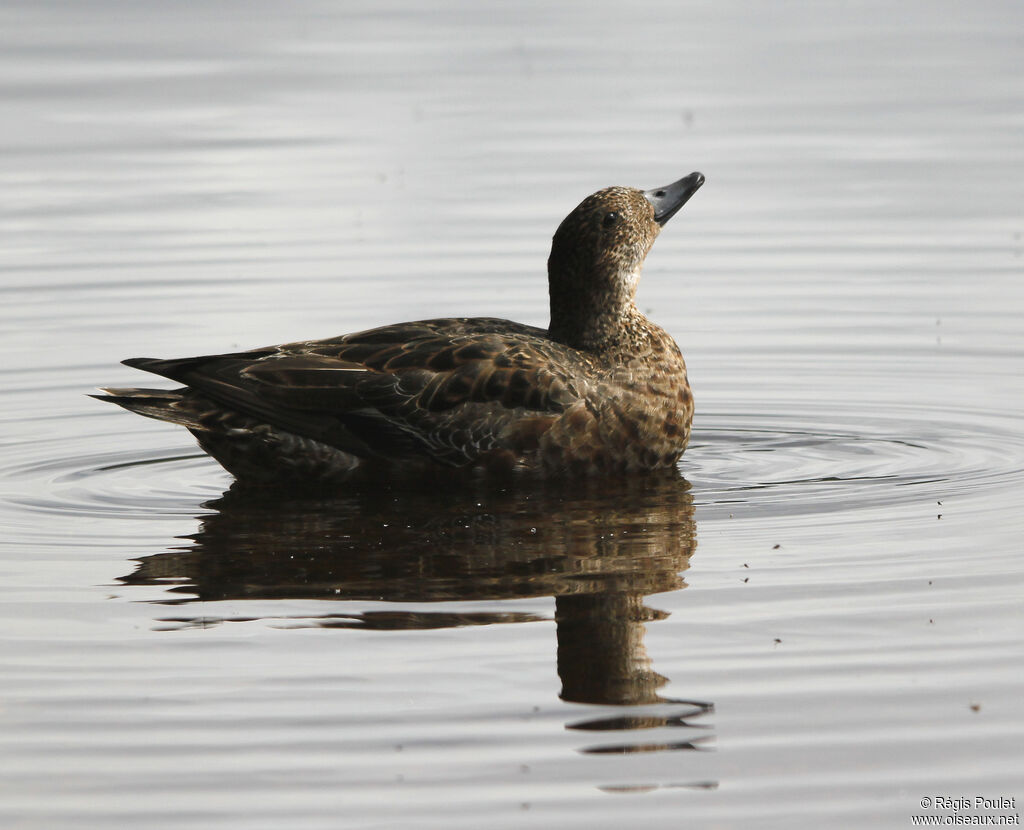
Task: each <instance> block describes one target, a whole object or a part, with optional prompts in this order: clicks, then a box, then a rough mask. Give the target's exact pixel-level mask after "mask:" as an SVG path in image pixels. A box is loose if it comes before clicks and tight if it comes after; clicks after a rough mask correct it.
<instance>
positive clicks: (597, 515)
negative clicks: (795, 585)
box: [122, 471, 711, 753]
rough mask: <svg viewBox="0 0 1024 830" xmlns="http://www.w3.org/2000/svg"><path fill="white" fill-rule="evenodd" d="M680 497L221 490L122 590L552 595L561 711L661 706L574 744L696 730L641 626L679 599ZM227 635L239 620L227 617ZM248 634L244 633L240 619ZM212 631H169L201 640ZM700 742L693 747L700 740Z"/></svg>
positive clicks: (385, 624)
mask: <svg viewBox="0 0 1024 830" xmlns="http://www.w3.org/2000/svg"><path fill="white" fill-rule="evenodd" d="M688 490H689V485H688V484H687V482H686V481H685V480H683V479H681V478H680V477H679V476H678V474H676V473H675V472H674V471H671V472H670V473H667V474H665V475H663V476H654V477H647V478H644V479H637V480H632V479H630V480H626V481H622V482H618V483H611V484H609V483H608V482H602V483H601V484H600V486H599V487H598V486H595V485H580V486H576V487H575V488H574V490H573V491H572V492H571V493H566V492H565V489H564V485H563V487H562V488H559V487H558V486H557V485H545V484H543V483H537V484H531V485H530V487H529V488H528V489H523V488H522V487H517V488H509V489H502V488H497V487H493V486H491V487H485V486H482V487H478V488H474V489H460V490H455V491H453V490H452V489H450V488H447V489H446V488H437V489H435V490H434V491H431V492H425V493H424V492H410V491H406V490H382V489H375V490H365V491H358V492H351V491H346V492H344V493H341V494H330V495H325V494H323V493H317V494H284V495H283V494H282V493H281V492H279V491H274V490H264V489H249V488H245V487H244V486H242V485H239V484H235V485H234V486H233V487H232V488H231V489H230V490H228V491H227V492H226V493H225V494H224V495H223V496H222V497H221V498H220V499H218V500H216V501H214V502H211V503H209V504H207V505H206V507H207V508H209V509H211V510H212V511H213V512H212V513H209V514H207V515H204V516H202V517H200V520H201V526H200V530H199V532H198V533H196V534H194V535H193V536H191V537H188V538H189V540H190V543H189V544H188V545H187V546H183V547H181V548H179V549H175V550H172V551H170V552H168V553H164V554H159V555H155V556H147V557H145V558H143V559H142V560H140V563H139V566H138V568H137V570H136V571H135V572H134V573H133V574H130V575H128V576H125V577H122V581H123V582H125V583H128V584H133V585H161V586H168V585H170V586H171V587H169V588H168V590H169V591H170V592H172V593H174V594H179V595H181V596H180V598H178V599H176V600H172V601H171V602H174V603H177V604H186V603H189V602H194V601H196V600H205V601H211V600H238V599H256V598H259V599H268V598H274V599H286V598H287V599H298V598H317V599H334V600H368V601H387V602H417V603H426V602H438V601H474V600H475V601H480V600H494V599H512V598H521V597H540V596H553V597H554V598H555V623H556V628H557V635H558V674H559V677H560V679H561V681H562V691H561V697H562V699H563V700H566V701H571V702H576V703H591V704H606V705H607V704H612V705H637V704H661V706H659V707H655V708H658V709H659V710H665V709H666V708H667V709H668V710H669V711H659V712H658V713H657V714H644V715H631V716H628V717H623V716H622V715H621V712H620V713H619V714H616V715H615V716H614V717H601V718H597V719H590V720H585V721H582V722H578V723H574V724H570V728H572V729H579V730H593V731H608V730H635V729H651V728H658V727H676V728H678V727H685V728H699V727H695V725H694V724H691V723H690V722H689V721H690V719H691V718H695V717H698V716H700V715H702V714H704V713H706V712H708V711H709V710H710V708H711V707H710V705H709V704H703V703H693V702H686V701H679V700H670V699H666V698H663V697H662V696H661V695H660V694H659V691H658V690H659V689H660V688H661V687H662V686H663V685H664V684H665V683H666V682H667V681H666V679H665V678H664V677H662V676H661V675H659V674H658V673H657V672H655V671H654V669H653V668H652V666H651V660H650V658H649V657H648V656H647V652H646V649H645V648H644V644H643V638H644V633H645V628H644V624H645V623H646V622H648V621H652V620H657V619H660V618H662V617H664V616H665V615H664V613H663V612H659V611H655V610H653V609H651V608H648V607H647V606H646V605H645V604H644V597H645V596H646V595H648V594H652V593H657V592H663V591H675V590H679V589H681V588H684V587H685V582H684V581H683V579H682V576H681V575H680V574H681V572H682V571H684V570H686V568H687V567H688V566H689V559H690V556H691V555H692V553H693V550H694V547H695V543H696V540H695V525H694V520H693V503H692V498H691V496H690V494H689V492H688ZM234 619H235V620H241V619H243V618H234ZM244 619H251V618H244ZM539 619H541V618H540V617H538V616H537V615H535V614H526V613H508V612H468V613H460V612H453V611H450V610H446V611H443V612H430V611H421V610H417V611H407V610H398V609H396V610H389V611H372V612H364V613H358V614H324V615H319V616H312V617H302V618H297V617H286V618H282V619H281V624H284V625H301V626H309V625H316V626H322V627H337V628H352V627H359V628H372V629H379V630H387V629H427V628H443V627H453V626H465V625H483V624H491V623H516V622H534V621H537V620H539ZM222 621H224V620H218V619H211V618H209V617H200V618H197V617H188V616H176V617H168V618H164V619H163V620H161V622H165V623H171V624H176V625H177V626H178V627H182V626H186V627H188V626H205V625H210V624H217V623H219V622H222ZM698 740H699V739H698ZM697 748H699V747H698V745H697V744H696V743H694V741H690V740H678V741H664V742H651V743H644V744H631V745H626V746H621V745H601V746H595V747H592V748H588V749H585V750H584V751H585V752H592V753H606V752H649V751H652V750H664V749H697Z"/></svg>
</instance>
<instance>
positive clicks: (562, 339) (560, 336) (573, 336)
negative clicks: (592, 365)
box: [548, 291, 651, 360]
mask: <svg viewBox="0 0 1024 830" xmlns="http://www.w3.org/2000/svg"><path fill="white" fill-rule="evenodd" d="M616 299H618V300H619V301H618V302H616V301H615V300H616ZM602 300H603V301H602ZM650 326H651V323H650V321H649V320H648V319H647V318H646V317H645V316H644V315H643V313H642V312H641V311H640V309H638V308H637V307H636V305H635V304H634V303H633V300H632V298H629V299H624V298H602V297H599V296H598V297H595V296H593V295H586V294H584V295H576V296H574V297H568V298H567V297H559V296H557V294H556V292H554V291H552V296H551V322H550V324H549V326H548V334H549V335H550V337H551V339H552V340H557V341H558V342H559V343H564V344H565V345H567V346H571V347H572V348H574V349H579V350H580V351H583V352H588V353H590V354H593V355H595V356H598V357H601V358H604V359H607V360H619V359H622V358H628V357H629V356H631V355H633V354H635V353H636V350H637V347H638V345H640V341H643V340H645V339H646V337H647V333H648V331H649V329H650Z"/></svg>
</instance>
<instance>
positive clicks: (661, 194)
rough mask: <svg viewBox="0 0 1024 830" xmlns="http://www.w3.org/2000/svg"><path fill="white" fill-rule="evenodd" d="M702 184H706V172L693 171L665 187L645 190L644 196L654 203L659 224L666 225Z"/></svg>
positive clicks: (656, 220) (655, 216) (656, 219)
mask: <svg viewBox="0 0 1024 830" xmlns="http://www.w3.org/2000/svg"><path fill="white" fill-rule="evenodd" d="M702 184H704V174H703V173H691V174H690V175H689V176H684V177H683V178H681V179H680V180H679V181H677V182H672V184H669V185H666V186H665V187H656V188H654V189H653V190H645V191H644V197H645V198H646V199H647V201H648V202H650V203H651V204H652V205H654V221H655V222H657V223H658V224H659V225H664V224H665V223H666V222H667V221H668V220H669V219H671V218H672V217H673V216H675V215H676V213H678V212H679V208H681V207H682V206H683V205H685V204H686V203H687V202H688V201H689V199H690V197H691V196H692V195H693V194H694V193H696V192H697V191H698V190H699V189H700V186H701V185H702Z"/></svg>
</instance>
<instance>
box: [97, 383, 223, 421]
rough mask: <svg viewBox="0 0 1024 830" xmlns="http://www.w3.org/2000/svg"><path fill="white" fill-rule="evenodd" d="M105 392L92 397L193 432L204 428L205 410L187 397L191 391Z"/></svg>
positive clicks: (117, 390) (123, 389) (104, 389)
mask: <svg viewBox="0 0 1024 830" xmlns="http://www.w3.org/2000/svg"><path fill="white" fill-rule="evenodd" d="M101 391H103V392H106V394H105V395H90V396H89V397H91V398H95V399H96V400H98V401H109V402H110V403H116V404H117V405H118V406H123V407H124V408H125V409H127V410H129V411H131V412H137V413H138V414H139V415H145V416H146V417H147V418H156V419H157V420H158V421H169V422H170V423H172V424H181V425H182V426H184V427H188V428H189V429H202V428H203V426H202V424H201V423H200V421H201V417H202V414H203V412H202V408H200V407H197V406H196V405H195V402H194V400H193V398H192V396H189V395H186V394H185V393H186V392H187V391H188V390H187V389H184V388H182V389H133V388H103V389H102V390H101Z"/></svg>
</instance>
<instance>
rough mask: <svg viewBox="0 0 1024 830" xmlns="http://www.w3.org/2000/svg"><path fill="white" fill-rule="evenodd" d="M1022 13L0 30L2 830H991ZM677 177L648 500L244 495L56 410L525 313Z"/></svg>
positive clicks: (609, 16) (111, 427)
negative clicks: (684, 193) (683, 185)
mask: <svg viewBox="0 0 1024 830" xmlns="http://www.w3.org/2000/svg"><path fill="white" fill-rule="evenodd" d="M1022 25H1024V11H1022V7H1021V6H1020V5H1019V4H1018V3H1012V2H983V3H975V4H972V5H971V6H970V8H968V7H967V6H942V7H939V6H936V5H935V4H930V3H924V2H910V3H903V4H901V5H900V6H898V7H896V8H894V7H892V6H891V5H889V4H881V3H860V4H848V3H824V4H817V5H815V6H814V7H807V6H804V5H800V4H772V5H770V6H768V5H765V6H753V7H751V6H748V5H746V4H733V3H724V4H723V3H716V4H710V3H705V2H694V3H671V4H669V3H655V4H653V5H651V4H648V5H646V6H644V7H642V8H631V9H626V8H625V7H621V6H620V5H617V4H596V5H595V4H579V5H577V4H565V5H558V6H554V7H553V6H551V5H550V4H541V3H526V4H519V5H517V6H515V7H514V8H512V7H509V8H501V9H499V8H497V7H495V8H490V7H486V6H480V5H479V4H464V3H457V2H453V3H446V4H442V5H440V6H438V5H436V4H435V5H434V7H433V8H431V9H430V10H429V11H428V10H425V9H420V8H418V7H417V6H416V5H414V4H410V5H406V4H402V3H394V4H388V5H387V6H386V7H382V6H380V5H379V4H369V3H366V4H345V5H344V7H340V6H338V5H337V4H332V3H318V2H313V1H312V0H304V2H300V3H298V4H291V5H290V6H289V7H288V10H287V12H285V10H284V9H283V7H281V6H279V4H273V3H245V4H241V3H232V2H216V3H208V4H205V5H203V6H202V7H201V8H200V7H189V8H187V9H185V8H182V7H178V6H170V5H167V4H160V3H150V2H142V3H132V4H121V3H114V2H108V0H97V2H88V3H77V4H73V5H72V4H64V3H56V2H54V3H51V2H32V3H27V2H26V3H18V2H11V3H7V4H6V5H5V6H4V8H3V9H0V32H3V35H2V36H0V37H2V38H3V42H4V49H3V50H0V67H2V69H3V72H2V73H0V100H2V101H3V104H2V107H3V111H4V115H5V118H4V123H5V125H6V127H5V130H4V133H3V135H2V136H0V149H2V152H0V184H2V186H3V191H4V193H5V198H4V200H3V203H2V205H0V234H2V237H3V255H2V256H3V268H2V274H0V300H2V301H0V320H2V325H0V346H2V349H3V354H4V355H5V357H6V359H5V361H4V363H3V365H2V366H0V378H2V385H0V396H2V402H3V405H2V407H0V421H2V429H0V447H2V454H0V529H2V533H0V573H2V574H3V579H2V580H0V598H2V602H0V622H2V626H3V631H4V635H3V639H2V641H0V665H2V668H0V723H2V729H0V772H2V774H0V794H2V795H0V819H2V823H3V825H4V826H5V827H15V828H58V827H75V828H93V827H95V828H111V827H133V828H135V827H146V828H163V827H167V828H171V827H174V828H180V827H182V826H195V827H203V828H245V830H259V828H278V827H281V826H283V825H287V826H292V827H299V828H321V827H322V828H336V827H339V826H351V827H370V826H373V827H446V828H448V827H467V828H468V827H474V828H475V827H480V826H483V825H485V826H488V827H554V826H557V827H581V828H582V827H587V828H593V827H613V826H615V827H617V826H622V825H623V824H626V823H629V824H638V823H643V824H645V825H647V826H653V827H662V826H664V827H679V826H681V825H682V824H684V823H687V824H691V825H693V826H698V827H705V826H707V827H709V826H715V827H748V826H759V827H787V828H788V827H793V826H814V827H836V828H840V827H842V828H846V827H851V826H855V825H870V826H879V827H894V828H895V827H906V826H909V825H910V822H911V818H910V817H911V816H912V815H915V814H922V813H925V814H941V813H943V811H941V810H923V809H922V808H921V807H920V801H921V799H922V798H923V797H925V796H934V795H943V794H945V795H952V796H958V795H968V796H973V795H976V794H983V795H990V796H1006V797H1016V798H1017V800H1018V803H1020V801H1021V799H1022V798H1024V790H1022V789H1021V783H1020V782H1021V781H1022V780H1024V753H1022V752H1021V749H1020V747H1021V745H1022V739H1024V716H1022V714H1021V709H1020V706H1019V701H1020V695H1021V686H1022V660H1024V650H1022V648H1021V643H1022V642H1024V609H1022V602H1021V596H1022V592H1024V567H1022V565H1021V560H1020V556H1019V552H1020V539H1021V537H1022V532H1024V519H1022V513H1021V510H1020V496H1019V493H1020V487H1021V484H1022V482H1024V422H1022V416H1021V413H1022V411H1024V380H1022V378H1024V372H1022V356H1024V326H1022V323H1021V319H1022V312H1024V287H1022V286H1024V280H1022V276H1024V275H1022V259H1021V250H1022V247H1024V245H1022V242H1021V234H1022V233H1024V215H1022V213H1021V205H1022V204H1024V199H1022V196H1024V193H1022V187H1021V176H1020V171H1021V169H1022V164H1024V78H1022V76H1021V72H1020V67H1021V65H1022V59H1024V42H1022V41H1021V38H1020V37H1019V32H1020V31H1021V27H1022ZM691 170H701V171H702V172H704V173H705V175H706V176H707V178H708V183H707V185H706V186H705V187H704V188H703V189H702V190H701V192H700V193H699V194H698V195H697V196H696V197H695V198H694V199H693V200H692V201H691V202H690V203H689V204H688V205H687V206H686V208H685V209H684V211H683V212H682V213H680V214H679V215H678V216H677V217H676V218H675V219H673V221H672V223H670V224H669V225H668V226H667V227H666V229H665V231H664V233H663V234H662V237H661V239H659V241H658V242H657V244H656V246H655V249H654V251H653V252H652V254H651V257H650V258H649V261H648V266H647V269H646V272H645V277H644V280H643V282H642V283H641V289H640V295H639V301H640V303H641V305H642V307H643V308H644V310H645V311H647V312H648V313H649V314H650V315H651V317H652V318H653V319H655V320H656V321H657V322H659V323H660V324H661V325H663V326H664V327H665V328H667V329H668V330H669V331H670V332H671V333H672V334H673V335H674V336H675V337H676V339H677V340H678V342H679V343H680V345H681V347H682V349H683V352H684V354H685V355H686V357H687V361H688V365H689V367H690V376H691V380H692V382H693V384H694V388H695V395H696V401H697V417H696V421H695V430H694V437H693V443H692V445H691V447H690V449H689V450H688V451H687V453H686V455H685V456H684V458H683V461H682V463H681V465H680V468H679V471H678V474H677V475H669V476H665V477H656V478H654V479H652V480H647V481H644V482H635V481H634V482H626V483H609V484H605V485H600V486H596V487H589V488H574V489H573V491H571V492H566V491H565V490H564V489H560V488H558V487H546V488H525V489H524V488H512V489H507V490H503V489H501V488H484V489H482V490H480V491H477V492H472V493H467V492H441V493H416V492H410V491H407V490H405V491H397V492H346V493H341V494H333V495H332V496H331V497H329V498H328V497H326V496H324V497H320V498H298V497H291V496H280V495H279V496H270V495H268V494H266V493H261V492H258V491H257V492H253V491H250V490H246V489H245V488H240V487H237V486H235V487H232V486H231V479H230V478H229V477H228V476H227V475H226V474H225V473H224V472H223V471H222V470H221V469H220V468H219V467H218V466H217V465H216V464H215V463H213V462H211V461H210V460H209V459H207V458H205V457H204V456H202V455H201V453H199V452H198V450H197V449H196V447H195V445H194V443H193V442H192V441H191V439H190V437H189V436H188V434H187V433H185V432H184V431H183V430H176V429H174V428H172V427H170V426H167V425H162V424H157V423H155V422H150V421H145V420H143V419H141V418H133V417H131V416H129V415H128V414H127V413H124V412H122V411H120V410H115V409H114V408H113V407H109V406H103V405H101V404H99V403H97V402H95V401H93V400H91V399H89V398H88V397H86V395H87V393H89V392H90V391H92V390H93V387H95V386H97V385H101V384H111V385H130V384H134V383H139V382H143V377H142V375H140V374H139V373H138V372H135V371H133V370H130V369H128V368H126V367H121V366H119V365H118V361H119V360H120V359H122V358H125V357H129V356H135V355H152V356H166V357H170V356H176V355H187V354H197V353H206V352H221V351H228V350H232V349H239V348H246V347H253V346H257V345H261V344H265V343H273V342H286V341H289V340H296V339H303V338H309V337H326V336H331V335H335V334H339V333H342V332H345V331H352V330H357V329H360V328H366V327H369V326H373V325H377V324H382V323H386V322H392V321H397V320H404V319H417V318H424V317H431V316H442V315H488V316H495V315H497V316H506V317H510V318H512V319H516V320H519V321H522V322H525V323H531V324H537V325H544V324H545V323H546V285H545V276H544V263H545V259H546V256H547V246H548V244H549V241H550V236H551V233H552V232H553V231H554V228H555V227H556V226H557V224H558V222H559V221H560V220H561V218H562V217H563V216H564V215H565V214H566V213H567V212H568V211H569V210H570V209H571V208H572V207H573V206H574V205H575V204H576V203H577V202H578V201H579V200H580V199H581V198H582V197H583V196H585V195H586V194H587V193H589V192H591V191H593V190H595V189H597V188H599V187H603V186H606V185H610V184H627V185H634V186H639V187H652V186H656V185H660V184H664V183H667V182H668V181H672V180H674V179H676V178H678V177H679V176H681V175H684V174H686V173H689V172H690V171H691ZM146 382H148V381H146ZM947 812H948V811H947ZM973 812H974V813H975V814H980V813H982V812H992V813H998V812H999V811H998V810H992V811H973ZM1011 812H1013V811H1011Z"/></svg>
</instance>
